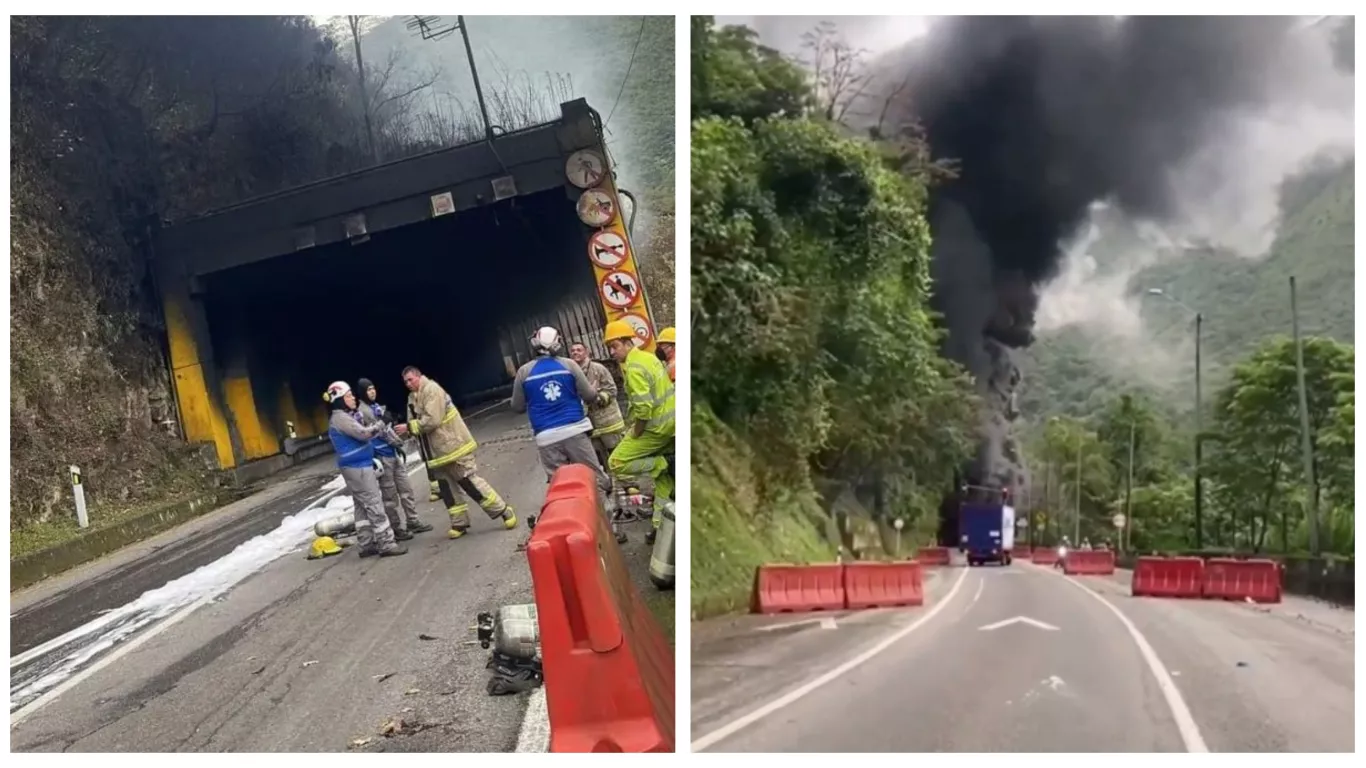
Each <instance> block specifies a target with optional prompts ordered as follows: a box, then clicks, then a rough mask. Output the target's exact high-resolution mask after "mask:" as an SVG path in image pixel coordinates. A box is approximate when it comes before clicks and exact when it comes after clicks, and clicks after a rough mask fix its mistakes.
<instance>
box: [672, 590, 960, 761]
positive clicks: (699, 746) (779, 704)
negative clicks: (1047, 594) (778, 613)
mask: <svg viewBox="0 0 1366 768" xmlns="http://www.w3.org/2000/svg"><path fill="white" fill-rule="evenodd" d="M967 575H968V569H966V568H964V569H962V571H960V572H959V574H958V580H957V581H955V582H954V583H953V587H952V588H951V589H949V592H948V594H946V595H944V598H943V599H942V600H940V601H939V602H937V603H935V604H934V605H932V606H930V609H929V610H928V611H926V612H925V614H924V615H923V616H921V617H920V618H918V619H916V620H915V622H914V623H912V624H911V625H910V626H907V627H903V628H902V629H899V630H897V631H896V632H894V633H892V635H891V636H890V637H888V638H887V639H886V640H883V641H882V642H880V643H878V644H877V645H875V646H873V647H872V648H869V649H868V650H867V651H864V652H863V653H861V654H859V655H858V656H856V657H854V658H852V659H850V660H849V661H846V662H845V663H843V664H841V665H839V666H838V667H835V668H834V669H832V670H830V671H829V672H826V673H825V674H823V675H821V676H820V677H818V678H816V679H815V680H812V681H811V682H809V683H807V684H806V685H803V686H801V687H800V688H797V689H795V690H793V691H790V692H788V693H786V694H784V695H782V696H780V697H779V698H777V699H774V700H773V701H771V702H769V703H768V704H765V705H764V706H762V707H759V708H758V709H756V710H754V711H752V712H750V713H749V714H747V715H743V716H741V717H738V718H736V719H735V720H732V721H731V722H729V723H727V724H726V725H723V726H721V727H720V728H717V729H716V730H714V731H712V732H711V733H708V734H705V735H703V736H701V737H699V738H696V739H693V741H692V745H691V751H693V752H701V751H703V750H705V749H707V748H708V747H710V746H712V745H713V744H715V743H717V742H718V741H721V740H722V739H725V738H727V737H729V736H732V735H734V734H736V733H738V732H739V731H741V730H743V729H744V728H747V727H749V726H750V725H753V724H754V723H757V722H758V721H760V720H762V719H764V718H765V717H768V716H769V715H771V714H773V713H774V712H777V711H778V710H780V709H782V708H783V707H786V706H788V705H790V704H793V703H795V702H796V701H798V700H800V699H802V698H803V697H805V696H806V695H807V694H809V693H811V692H812V691H814V690H816V689H817V688H820V687H821V686H823V685H825V684H827V683H829V682H832V681H834V680H836V679H838V678H839V677H840V676H841V675H843V674H846V673H848V672H849V671H851V670H853V669H854V668H856V667H858V666H860V665H862V664H866V663H867V662H869V661H871V660H872V659H873V658H874V657H876V656H877V655H878V654H879V653H882V652H883V651H885V650H887V649H888V648H890V647H892V645H894V644H895V643H896V642H897V641H898V640H901V639H902V638H904V637H906V636H907V635H909V634H911V633H912V632H914V631H916V630H917V629H920V628H921V627H922V626H924V625H925V623H926V622H928V621H929V620H930V619H933V618H934V617H935V616H937V615H938V614H939V612H940V611H942V610H944V606H946V605H948V604H949V602H950V601H951V600H953V596H954V595H956V594H958V589H959V588H960V587H962V586H963V579H964V578H966V577H967Z"/></svg>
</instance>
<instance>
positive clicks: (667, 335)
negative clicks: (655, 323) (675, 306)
mask: <svg viewBox="0 0 1366 768" xmlns="http://www.w3.org/2000/svg"><path fill="white" fill-rule="evenodd" d="M677 333H678V332H677V331H675V330H674V329H673V326H669V327H668V328H665V329H664V330H662V331H660V332H659V336H657V337H655V342H657V343H659V344H677V343H678V342H677V341H674V337H675V335H676V334H677Z"/></svg>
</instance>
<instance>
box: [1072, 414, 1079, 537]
mask: <svg viewBox="0 0 1366 768" xmlns="http://www.w3.org/2000/svg"><path fill="white" fill-rule="evenodd" d="M1073 533H1074V534H1075V535H1076V538H1075V539H1073V540H1072V543H1073V544H1076V542H1078V541H1081V431H1080V430H1078V431H1077V515H1076V528H1075V530H1074V531H1073Z"/></svg>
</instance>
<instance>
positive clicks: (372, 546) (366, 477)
mask: <svg viewBox="0 0 1366 768" xmlns="http://www.w3.org/2000/svg"><path fill="white" fill-rule="evenodd" d="M323 399H324V400H326V401H327V404H328V405H329V406H331V408H332V415H331V416H330V417H329V418H328V421H327V436H328V437H330V438H331V439H332V448H333V450H335V451H336V452H337V467H338V468H340V469H341V476H342V482H344V483H346V489H347V490H348V491H350V492H351V503H352V505H353V506H354V508H355V513H354V514H355V520H356V539H357V540H359V542H360V556H361V557H372V556H374V555H379V556H381V557H394V556H396V555H406V554H408V550H407V548H405V547H400V546H399V545H398V542H396V541H395V540H394V529H393V528H392V527H391V526H390V525H389V518H388V517H386V516H385V514H384V501H383V497H382V496H381V495H380V490H379V476H378V472H381V471H383V465H381V464H380V462H379V459H378V458H376V457H375V444H374V439H375V438H376V437H378V436H379V435H380V432H381V431H382V430H383V429H384V428H385V425H384V423H383V422H375V423H373V424H370V425H369V426H367V425H365V424H362V423H361V418H360V414H359V413H358V412H357V410H356V406H357V402H356V394H355V393H354V392H352V391H351V386H350V385H349V384H347V383H346V382H344V381H335V382H333V383H332V385H331V386H329V387H328V388H327V392H325V393H324V394H323Z"/></svg>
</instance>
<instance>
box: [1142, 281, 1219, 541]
mask: <svg viewBox="0 0 1366 768" xmlns="http://www.w3.org/2000/svg"><path fill="white" fill-rule="evenodd" d="M1148 295H1149V296H1161V297H1162V298H1164V299H1167V300H1168V301H1170V302H1172V303H1173V304H1175V305H1177V306H1178V307H1181V308H1182V309H1184V310H1186V311H1187V312H1189V313H1191V314H1192V315H1195V548H1196V549H1197V550H1198V549H1203V548H1204V545H1205V532H1204V487H1203V484H1202V483H1201V482H1200V479H1201V478H1200V459H1201V454H1202V446H1201V434H1200V431H1201V423H1200V422H1201V413H1200V411H1201V408H1200V330H1201V326H1202V325H1203V324H1204V320H1205V316H1204V315H1203V314H1201V313H1200V312H1198V311H1196V310H1194V309H1191V308H1190V307H1188V306H1186V304H1185V303H1183V302H1182V301H1181V300H1180V299H1178V298H1176V297H1175V296H1172V295H1171V294H1170V293H1167V292H1166V291H1164V290H1162V289H1161V288H1149V289H1148Z"/></svg>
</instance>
